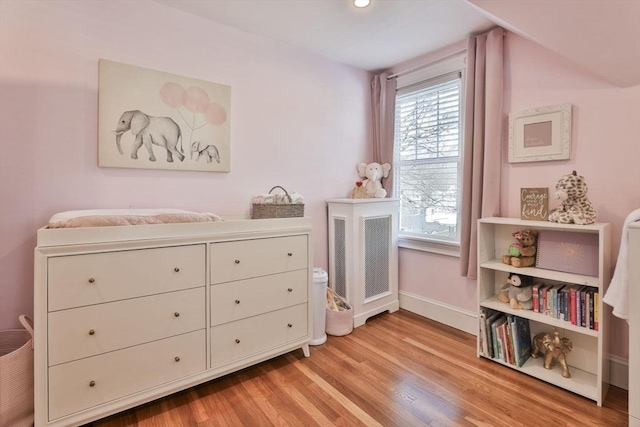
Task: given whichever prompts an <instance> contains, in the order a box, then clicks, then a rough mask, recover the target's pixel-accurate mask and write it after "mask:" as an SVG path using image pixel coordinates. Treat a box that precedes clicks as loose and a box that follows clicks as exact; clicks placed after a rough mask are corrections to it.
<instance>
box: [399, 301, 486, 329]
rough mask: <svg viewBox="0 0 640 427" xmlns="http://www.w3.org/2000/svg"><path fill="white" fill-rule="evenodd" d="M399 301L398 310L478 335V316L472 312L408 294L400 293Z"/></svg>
mask: <svg viewBox="0 0 640 427" xmlns="http://www.w3.org/2000/svg"><path fill="white" fill-rule="evenodd" d="M399 299H400V308H403V309H405V310H407V311H410V312H412V313H415V314H419V315H420V316H423V317H426V318H427V319H431V320H435V321H436V322H440V323H444V324H445V325H447V326H451V327H452V328H456V329H460V330H461V331H464V332H467V333H470V334H472V335H477V333H478V316H477V315H476V313H475V312H473V311H467V310H462V309H461V308H458V307H454V306H452V305H448V304H444V303H442V302H439V301H433V300H429V299H427V298H425V297H421V296H418V295H414V294H410V293H408V292H400V293H399Z"/></svg>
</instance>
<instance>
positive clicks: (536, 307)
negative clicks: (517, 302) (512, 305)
mask: <svg viewBox="0 0 640 427" xmlns="http://www.w3.org/2000/svg"><path fill="white" fill-rule="evenodd" d="M542 286H544V282H535V283H534V284H533V286H532V288H531V292H532V297H531V302H532V304H533V308H532V310H533V311H534V313H540V312H541V311H540V287H542Z"/></svg>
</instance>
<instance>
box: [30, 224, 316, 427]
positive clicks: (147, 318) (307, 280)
mask: <svg viewBox="0 0 640 427" xmlns="http://www.w3.org/2000/svg"><path fill="white" fill-rule="evenodd" d="M310 265H311V227H310V220H309V219H308V218H289V219H267V220H239V221H223V222H219V223H207V224H202V223H201V224H167V225H150V226H132V227H96V228H85V229H52V230H48V229H41V230H39V231H38V247H37V248H36V251H35V281H34V286H35V288H34V294H35V307H34V317H35V319H34V320H35V328H34V330H35V339H34V351H35V352H34V371H35V390H36V392H35V422H36V426H75V425H81V424H85V423H87V422H90V421H92V420H95V419H98V418H102V417H105V416H108V415H110V414H113V413H116V412H120V411H122V410H125V409H127V408H130V407H133V406H136V405H139V404H142V403H145V402H148V401H150V400H153V399H157V398H159V397H162V396H165V395H167V394H170V393H173V392H176V391H179V390H183V389H185V388H188V387H191V386H193V385H196V384H199V383H202V382H205V381H209V380H211V379H213V378H216V377H219V376H222V375H225V374H228V373H230V372H234V371H236V370H239V369H242V368H244V367H247V366H250V365H252V364H255V363H259V362H261V361H264V360H266V359H269V358H271V357H275V356H278V355H280V354H283V353H286V352H289V351H292V350H294V349H300V348H301V349H302V350H303V352H304V354H305V355H306V356H309V346H308V342H309V340H310V339H311V336H312V330H313V329H312V313H311V310H310V309H309V307H310V304H311V300H310V296H311V268H310Z"/></svg>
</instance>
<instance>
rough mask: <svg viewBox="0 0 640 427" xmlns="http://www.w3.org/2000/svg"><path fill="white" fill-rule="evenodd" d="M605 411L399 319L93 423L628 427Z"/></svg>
mask: <svg viewBox="0 0 640 427" xmlns="http://www.w3.org/2000/svg"><path fill="white" fill-rule="evenodd" d="M558 375H560V370H559V368H558ZM627 420H628V414H627V392H626V391H625V390H622V389H619V388H616V387H610V388H609V393H608V395H607V398H606V399H605V402H604V405H603V406H602V407H598V406H597V405H596V404H595V402H593V401H591V400H588V399H586V398H583V397H580V396H578V395H575V394H572V393H570V392H567V391H564V390H562V389H561V388H558V387H555V386H552V385H550V384H547V383H545V382H542V381H540V380H537V379H535V378H532V377H529V376H527V375H524V374H521V373H519V372H517V371H515V370H513V369H509V368H507V367H504V366H501V365H499V364H497V363H494V362H491V361H490V360H486V359H483V358H478V357H476V350H475V337H474V336H472V335H469V334H467V333H464V332H461V331H459V330H456V329H453V328H450V327H448V326H445V325H442V324H440V323H437V322H434V321H431V320H428V319H425V318H423V317H421V316H418V315H415V314H413V313H410V312H407V311H404V310H400V311H398V312H396V313H393V314H388V313H385V314H382V315H379V316H376V317H374V318H371V319H369V320H368V321H367V323H366V324H365V325H364V326H361V327H359V328H357V329H355V330H354V331H353V333H351V334H350V335H347V336H344V337H332V336H329V337H328V340H327V342H326V343H325V344H323V345H320V346H312V347H311V357H309V358H305V357H304V356H303V354H302V351H301V350H298V351H295V352H291V353H288V354H286V355H283V356H280V357H277V358H275V359H272V360H270V361H267V362H264V363H261V364H259V365H256V366H253V367H251V368H247V369H245V370H242V371H240V372H237V373H234V374H230V375H227V376H225V377H222V378H219V379H216V380H212V381H209V382H207V383H205V384H202V385H199V386H197V387H193V388H191V389H188V390H185V391H183V392H179V393H176V394H173V395H171V396H168V397H165V398H162V399H159V400H156V401H153V402H150V403H148V404H145V405H142V406H139V407H136V408H133V409H130V410H128V411H125V412H122V413H120V414H116V415H113V416H111V417H108V418H105V419H103V420H99V421H96V422H94V423H92V425H93V426H95V427H120V426H140V427H164V426H171V427H173V426H185V427H191V426H252V427H253V426H367V427H370V426H371V427H373V426H402V427H405V426H434V427H436V426H509V427H517V426H526V427H529V426H531V427H536V426H541V427H543V426H544V427H556V426H576V427H586V426H612V427H613V426H626V425H627V422H628V421H627Z"/></svg>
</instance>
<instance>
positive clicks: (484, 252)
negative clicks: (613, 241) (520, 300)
mask: <svg viewBox="0 0 640 427" xmlns="http://www.w3.org/2000/svg"><path fill="white" fill-rule="evenodd" d="M524 229H533V230H538V231H540V230H560V231H566V232H571V233H589V234H597V235H598V276H597V277H593V276H587V275H581V274H573V273H566V272H561V271H553V270H546V269H541V268H536V267H525V268H517V267H513V266H510V265H507V264H503V263H502V255H504V254H506V253H507V249H508V248H509V245H510V244H511V243H513V242H514V238H513V237H512V233H513V232H515V231H517V230H524ZM610 234H611V232H610V225H609V224H606V223H596V224H590V225H574V224H558V223H554V222H546V221H523V220H519V219H516V218H483V219H480V220H479V221H478V313H480V311H481V310H482V309H483V308H488V309H491V310H494V311H499V312H503V313H505V314H512V315H515V316H519V317H523V318H526V319H529V323H530V327H531V337H532V338H533V336H535V335H536V334H537V333H540V332H552V331H553V327H556V328H558V331H559V332H560V334H561V337H567V338H569V339H570V340H571V341H572V343H573V350H572V351H571V352H570V353H569V354H568V355H567V362H568V364H569V370H570V373H571V378H564V377H563V376H562V374H561V369H560V367H559V366H555V367H553V368H552V369H550V370H549V369H545V368H544V366H543V360H544V358H543V357H538V358H537V359H533V358H529V359H528V360H527V362H526V363H525V364H524V365H523V366H522V367H517V366H513V365H510V364H508V363H505V362H503V361H500V360H497V359H491V360H494V361H496V362H498V363H501V364H503V365H504V366H508V367H509V368H512V369H516V370H518V371H520V372H522V373H525V374H527V375H531V376H532V377H536V378H539V379H541V380H543V381H546V382H548V383H550V384H553V385H555V386H558V387H561V388H564V389H566V390H568V391H571V392H573V393H576V394H579V395H581V396H584V397H586V398H589V399H591V400H594V401H595V402H596V403H597V404H598V406H602V402H603V400H604V397H605V395H606V392H607V388H608V385H609V360H608V358H609V355H608V348H609V346H608V342H607V339H606V338H607V335H606V333H605V332H604V331H606V316H605V313H604V307H603V303H602V296H604V294H605V292H606V289H607V286H608V284H609V280H610ZM509 273H517V274H521V275H526V276H531V277H534V278H537V279H541V280H543V281H546V282H547V283H563V284H577V285H587V286H590V287H593V288H596V289H597V290H598V292H599V294H600V298H599V300H598V302H597V310H598V312H599V328H598V330H593V329H589V328H588V327H582V326H576V325H573V324H571V322H568V321H564V320H561V319H557V318H554V317H552V316H548V315H545V314H541V313H536V312H534V311H532V310H519V309H512V308H511V307H510V306H509V304H507V303H503V302H501V301H499V300H498V298H497V295H498V294H499V292H500V289H501V288H502V287H503V286H504V285H505V284H506V283H507V276H508V274H509ZM478 356H479V357H484V355H483V352H482V348H481V342H480V334H478Z"/></svg>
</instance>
